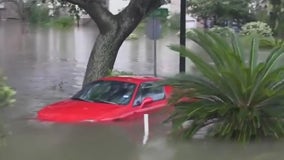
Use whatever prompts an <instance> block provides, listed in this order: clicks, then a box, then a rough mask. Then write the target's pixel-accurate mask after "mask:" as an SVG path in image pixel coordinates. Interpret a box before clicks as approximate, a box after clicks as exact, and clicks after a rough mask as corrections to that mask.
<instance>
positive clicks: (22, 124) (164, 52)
mask: <svg viewBox="0 0 284 160" xmlns="http://www.w3.org/2000/svg"><path fill="white" fill-rule="evenodd" d="M23 32H24V34H23ZM96 35H97V32H96V30H94V29H93V28H92V27H82V28H71V29H69V30H58V29H50V28H35V27H25V28H22V27H21V26H20V25H19V24H18V23H17V22H2V21H1V22H0V68H1V69H2V71H3V72H4V74H5V75H6V76H7V77H8V83H9V84H10V85H11V86H12V87H13V88H15V89H16V90H17V95H16V98H17V102H16V103H15V104H14V105H13V106H12V107H10V108H6V109H5V110H3V111H2V112H1V116H0V117H1V118H2V121H3V122H4V124H5V125H4V127H5V129H6V131H7V135H8V136H7V137H6V140H5V141H4V144H2V146H1V147H0V160H128V159H129V160H184V159H192V160H207V159H210V160H215V159H216V160H240V159H242V160H270V159H275V160H276V159H277V160H282V159H284V154H283V153H282V150H283V149H284V147H283V144H284V143H282V142H277V143H273V142H262V143H254V144H249V145H238V144H233V143H224V142H216V141H199V140H196V141H191V142H174V143H173V142H171V141H169V140H167V138H166V137H167V136H166V134H167V132H168V131H169V130H168V129H169V125H167V124H166V125H165V124H161V123H160V122H161V120H162V119H163V118H161V117H163V116H162V115H161V114H157V115H153V116H150V120H151V124H150V132H151V133H150V137H149V141H148V143H147V145H146V146H143V145H142V140H143V122H142V120H141V119H140V120H136V121H133V122H116V123H110V124H80V125H79V124H51V123H41V122H37V121H36V120H33V119H32V117H33V116H34V114H35V112H36V111H37V110H38V109H40V108H41V107H42V106H44V105H46V104H48V103H52V102H54V101H56V100H60V99H63V98H65V97H69V96H71V95H73V94H74V93H75V92H76V91H77V90H78V89H79V88H80V87H81V83H82V78H83V75H84V71H85V66H86V64H87V60H88V56H89V53H90V50H91V48H92V45H93V43H94V41H95V37H96ZM171 43H178V37H176V36H175V34H169V35H166V36H165V38H163V39H162V40H159V41H158V47H157V51H158V55H157V57H158V64H157V65H158V69H157V72H158V75H161V76H170V75H174V74H176V73H177V72H178V59H179V57H178V55H177V54H175V53H173V52H172V51H170V50H169V49H168V48H167V47H166V46H167V45H169V44H171ZM188 46H190V44H188ZM115 69H117V70H121V71H128V72H134V73H136V74H152V73H153V42H152V41H150V40H147V38H146V37H145V36H142V37H141V38H140V39H139V40H134V41H126V42H125V43H124V44H123V46H122V47H121V49H120V51H119V55H118V58H117V61H116V63H115ZM188 70H189V71H190V67H188Z"/></svg>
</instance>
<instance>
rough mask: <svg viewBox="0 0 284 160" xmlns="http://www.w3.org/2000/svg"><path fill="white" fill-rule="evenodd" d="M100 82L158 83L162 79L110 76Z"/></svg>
mask: <svg viewBox="0 0 284 160" xmlns="http://www.w3.org/2000/svg"><path fill="white" fill-rule="evenodd" d="M100 80H113V81H123V82H130V83H144V82H149V81H158V80H162V78H159V77H154V76H136V75H120V76H110V77H104V78H101V79H100Z"/></svg>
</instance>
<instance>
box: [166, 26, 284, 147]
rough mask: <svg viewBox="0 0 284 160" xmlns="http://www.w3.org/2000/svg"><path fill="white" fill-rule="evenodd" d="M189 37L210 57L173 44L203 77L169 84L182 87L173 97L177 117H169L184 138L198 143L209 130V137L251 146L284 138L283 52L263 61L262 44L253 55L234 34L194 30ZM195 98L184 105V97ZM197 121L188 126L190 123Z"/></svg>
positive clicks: (175, 79)
mask: <svg viewBox="0 0 284 160" xmlns="http://www.w3.org/2000/svg"><path fill="white" fill-rule="evenodd" d="M189 38H190V39H191V40H192V41H194V42H195V43H197V44H198V45H199V46H200V47H201V48H202V49H203V50H204V51H205V53H206V54H207V56H208V57H210V59H211V60H208V59H206V60H205V59H203V58H202V57H200V54H199V53H196V52H195V50H194V49H192V48H188V49H186V48H184V47H180V46H177V45H172V46H171V49H173V50H175V51H177V52H181V54H182V56H185V57H187V58H189V59H190V60H191V61H192V62H193V64H194V65H195V67H196V69H197V71H198V73H196V74H185V75H180V76H176V77H173V78H170V79H168V80H167V81H166V82H165V83H167V84H170V85H172V86H174V87H175V88H176V90H177V91H176V92H175V93H174V94H173V96H172V98H171V103H172V104H174V105H175V112H174V113H173V115H172V116H171V117H170V118H169V120H171V121H172V122H173V125H174V126H175V128H176V129H177V130H179V132H178V133H180V134H181V135H182V136H184V137H188V138H192V137H193V136H194V135H195V134H196V133H197V131H199V130H200V129H202V128H204V127H208V128H207V132H206V133H204V134H205V135H206V136H210V137H217V138H222V139H230V140H236V141H239V142H247V141H251V140H256V139H261V138H267V137H271V138H276V139H277V138H281V137H283V136H284V121H283V118H284V92H283V89H284V65H283V64H282V65H280V66H277V65H276V64H277V61H278V60H279V59H280V56H281V55H282V54H283V53H284V48H283V47H278V48H276V49H274V50H272V52H271V53H270V55H268V57H267V58H266V59H265V60H264V61H262V62H258V61H257V60H258V53H259V52H258V41H257V39H256V38H253V39H252V40H251V42H250V43H251V48H250V50H249V56H248V58H246V57H247V50H246V48H245V47H243V46H242V45H241V44H240V43H239V39H238V37H237V36H235V35H234V34H231V36H230V41H228V40H227V39H224V38H222V37H221V36H219V35H217V34H215V33H212V32H209V31H204V32H203V31H198V30H193V31H192V32H191V35H190V36H189ZM186 97H188V98H193V99H195V101H193V102H192V103H181V102H180V99H181V98H186ZM186 121H189V122H191V124H190V125H188V126H184V122H186Z"/></svg>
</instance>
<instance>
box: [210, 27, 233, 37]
mask: <svg viewBox="0 0 284 160" xmlns="http://www.w3.org/2000/svg"><path fill="white" fill-rule="evenodd" d="M209 30H210V31H211V32H214V33H217V34H219V35H220V36H222V37H229V36H230V33H231V32H234V30H233V29H232V28H229V27H219V26H214V27H212V28H210V29H209Z"/></svg>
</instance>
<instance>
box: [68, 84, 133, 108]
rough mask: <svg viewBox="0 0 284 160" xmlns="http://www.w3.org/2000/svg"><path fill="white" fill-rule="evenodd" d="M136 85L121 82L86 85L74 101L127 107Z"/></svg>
mask: <svg viewBox="0 0 284 160" xmlns="http://www.w3.org/2000/svg"><path fill="white" fill-rule="evenodd" d="M135 87H136V85H135V84H133V83H128V82H120V81H96V82H93V83H90V84H88V85H86V86H85V87H84V88H83V89H82V90H81V91H79V92H78V93H77V94H75V95H74V96H73V97H72V99H78V100H83V101H91V102H100V103H109V104H118V105H126V104H128V103H129V102H130V100H131V98H132V95H133V93H134V90H135Z"/></svg>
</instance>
